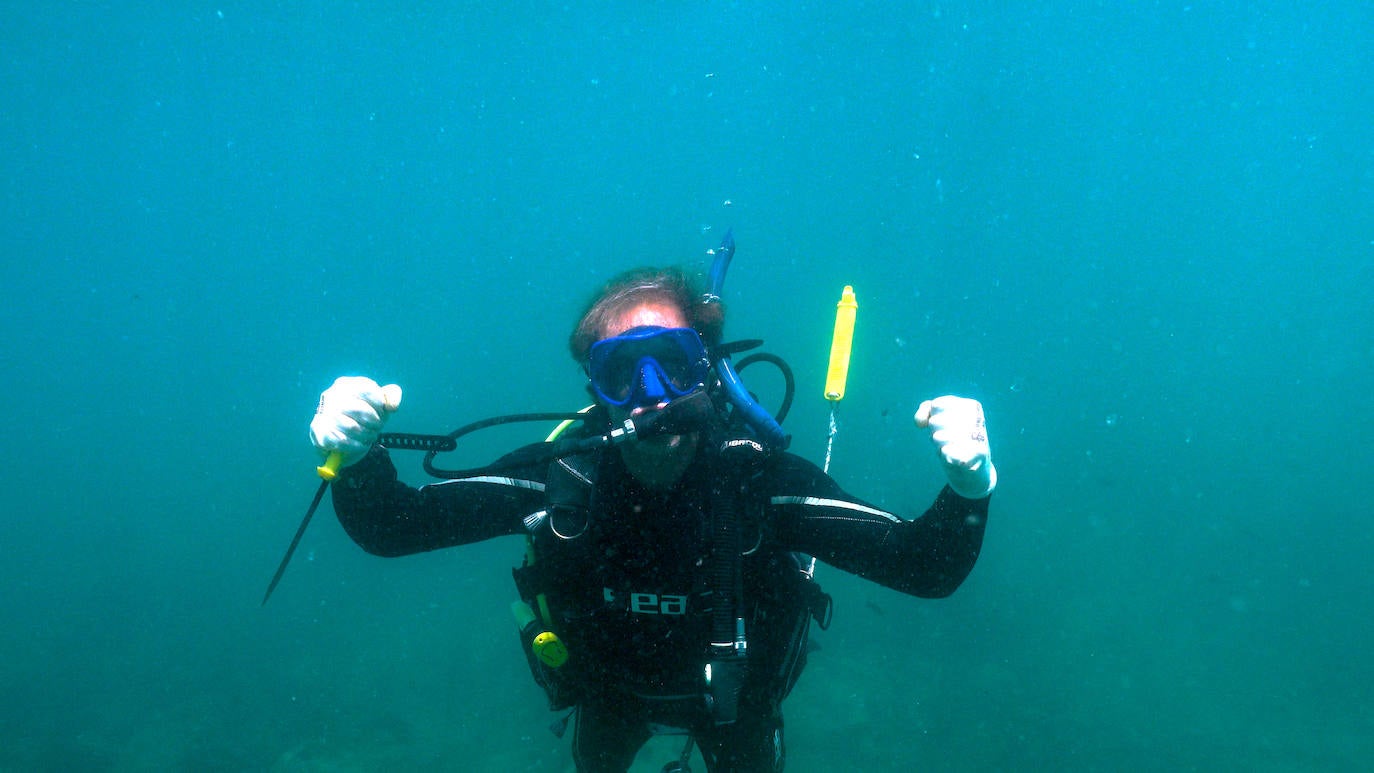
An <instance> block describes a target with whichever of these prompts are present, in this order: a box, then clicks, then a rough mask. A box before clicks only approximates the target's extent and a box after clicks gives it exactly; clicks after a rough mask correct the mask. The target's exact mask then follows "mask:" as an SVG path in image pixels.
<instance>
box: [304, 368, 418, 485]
mask: <svg viewBox="0 0 1374 773" xmlns="http://www.w3.org/2000/svg"><path fill="white" fill-rule="evenodd" d="M400 407H401V388H400V387H399V386H396V385H395V384H387V385H386V386H379V385H378V384H377V382H376V381H373V380H372V379H370V378H365V377H363V376H341V377H340V378H337V379H335V380H334V383H333V384H332V385H331V386H330V387H329V388H328V389H326V390H324V393H323V394H321V395H320V407H319V408H317V409H315V418H314V419H312V420H311V422H310V442H311V443H314V444H315V447H316V448H318V449H319V450H320V453H322V454H325V455H328V454H329V453H330V452H331V451H338V452H340V453H341V454H343V463H342V464H341V465H340V466H342V467H347V466H348V465H350V464H353V463H354V462H356V461H358V460H359V459H361V458H363V457H364V456H366V455H367V452H368V449H370V448H372V444H373V443H376V442H377V436H378V435H380V434H381V432H382V425H383V424H385V423H386V420H387V417H389V416H390V415H391V414H392V413H395V411H396V409H397V408H400Z"/></svg>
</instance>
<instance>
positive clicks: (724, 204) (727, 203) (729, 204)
mask: <svg viewBox="0 0 1374 773" xmlns="http://www.w3.org/2000/svg"><path fill="white" fill-rule="evenodd" d="M720 205H721V206H722V207H733V206H735V202H733V201H731V200H729V199H726V200H725V201H722V202H721V203H720Z"/></svg>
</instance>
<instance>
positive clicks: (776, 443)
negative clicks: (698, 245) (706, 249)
mask: <svg viewBox="0 0 1374 773" xmlns="http://www.w3.org/2000/svg"><path fill="white" fill-rule="evenodd" d="M712 254H714V255H715V256H716V259H715V261H713V262H712V263H711V273H710V274H709V276H708V280H707V289H706V295H705V296H704V297H703V298H702V301H703V302H704V303H720V293H721V288H722V287H724V286H725V272H726V271H727V270H729V268H730V259H731V258H733V257H734V256H735V237H734V233H733V232H732V231H726V232H725V238H724V239H722V240H721V242H720V247H718V248H716V250H715V251H714V252H713V253H712ZM711 364H712V365H713V366H714V367H715V369H716V375H717V376H718V377H719V378H720V383H721V386H722V387H724V388H725V397H726V399H727V400H729V401H730V404H731V405H732V406H734V408H735V410H736V411H739V412H740V414H741V415H742V416H743V417H744V423H745V425H746V426H748V427H749V429H751V430H753V431H754V432H755V433H756V434H757V435H758V436H759V439H760V440H762V441H763V442H764V443H765V444H766V445H768V446H769V447H771V448H775V449H777V450H783V449H785V448H787V446H788V445H789V444H790V443H791V442H792V436H791V435H789V434H787V433H786V432H784V431H783V429H782V426H781V425H779V424H778V422H777V420H776V419H774V418H773V415H772V414H770V413H769V412H768V411H766V410H764V409H763V406H761V405H759V404H758V401H756V400H755V399H754V398H753V397H751V396H750V395H749V390H747V389H745V388H744V383H743V382H742V381H740V378H739V374H738V373H736V372H735V366H734V365H733V364H731V362H730V354H729V352H725V353H723V354H719V355H717V354H715V353H712V362H711Z"/></svg>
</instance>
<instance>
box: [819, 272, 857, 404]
mask: <svg viewBox="0 0 1374 773" xmlns="http://www.w3.org/2000/svg"><path fill="white" fill-rule="evenodd" d="M858 312H859V301H858V300H857V299H856V298H855V297H854V288H853V287H851V286H849V285H845V286H844V292H842V293H840V302H839V303H838V304H836V307H835V336H834V338H832V339H831V341H830V367H829V368H828V369H827V370H826V373H825V399H827V400H829V401H831V402H839V401H840V400H842V399H844V382H845V380H846V379H847V378H849V352H850V349H852V348H853V344H854V318H855V317H856V316H857V315H858Z"/></svg>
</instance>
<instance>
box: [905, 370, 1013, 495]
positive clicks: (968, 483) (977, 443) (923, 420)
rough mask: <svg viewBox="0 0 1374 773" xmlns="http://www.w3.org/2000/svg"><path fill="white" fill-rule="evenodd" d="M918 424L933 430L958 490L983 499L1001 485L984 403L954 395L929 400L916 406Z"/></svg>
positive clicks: (943, 460) (936, 442)
mask: <svg viewBox="0 0 1374 773" xmlns="http://www.w3.org/2000/svg"><path fill="white" fill-rule="evenodd" d="M916 426H918V427H921V428H923V429H929V430H930V439H931V440H932V441H933V442H934V443H935V449H936V450H937V451H938V452H939V453H940V461H941V462H942V463H943V464H944V466H945V475H946V476H947V477H948V478H949V487H950V488H952V489H954V493H956V494H958V495H959V496H961V497H964V498H966V499H982V498H983V497H985V496H987V495H988V494H991V493H992V490H993V489H994V488H996V487H997V469H996V468H994V467H993V466H992V448H991V446H989V445H988V430H987V422H986V420H985V419H984V418H983V405H982V403H980V402H978V401H977V400H971V399H969V398H967V397H955V396H954V395H945V396H944V397H937V398H935V399H934V400H926V401H925V402H923V403H921V406H920V407H919V408H917V409H916Z"/></svg>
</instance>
